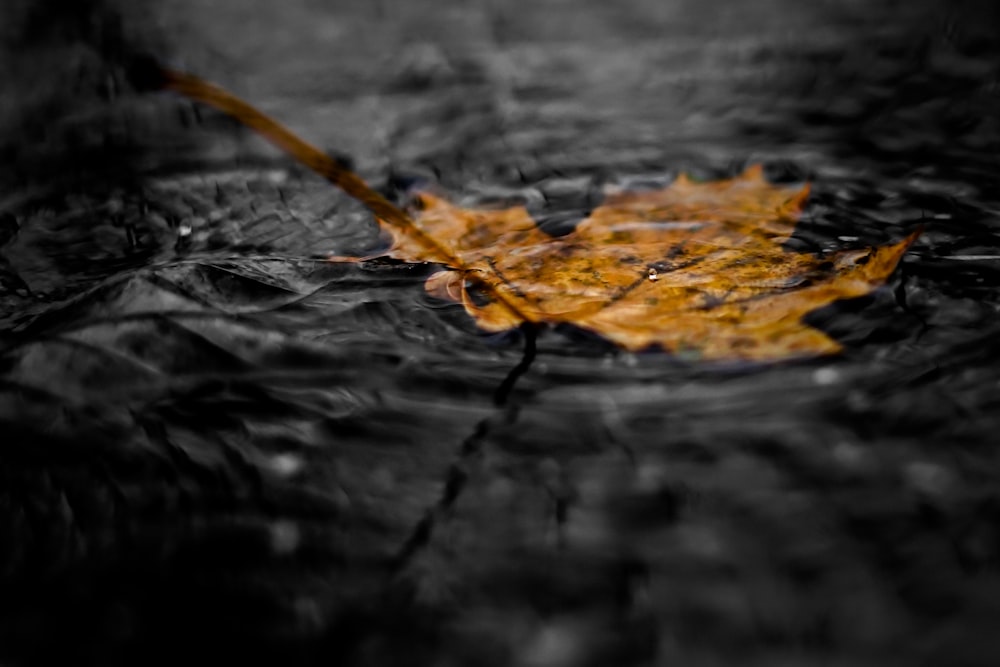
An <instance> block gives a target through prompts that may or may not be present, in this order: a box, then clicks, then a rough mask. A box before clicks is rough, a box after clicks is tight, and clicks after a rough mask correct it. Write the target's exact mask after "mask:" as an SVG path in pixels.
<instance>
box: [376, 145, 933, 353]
mask: <svg viewBox="0 0 1000 667" xmlns="http://www.w3.org/2000/svg"><path fill="white" fill-rule="evenodd" d="M808 191H809V188H808V186H803V187H798V188H793V187H787V186H778V185H772V184H770V183H768V181H767V180H766V179H765V178H764V174H763V170H762V168H761V167H760V166H759V165H756V166H753V167H750V168H749V169H747V170H746V171H745V172H744V173H742V174H741V175H739V176H737V177H735V178H732V179H728V180H722V181H715V182H709V183H695V182H693V181H691V180H690V179H688V178H687V177H686V176H684V175H681V176H680V177H678V178H677V179H676V180H675V181H674V182H673V183H672V184H671V185H670V186H668V187H666V188H664V189H661V190H655V191H652V192H619V193H615V194H611V195H610V196H608V197H607V199H606V200H605V201H604V203H603V205H602V206H600V207H599V208H597V209H595V210H594V211H593V213H592V214H591V216H590V217H589V218H587V219H586V220H584V221H582V222H581V223H580V224H579V225H578V226H577V227H576V229H575V230H574V231H573V232H571V233H570V234H567V235H565V236H561V237H558V238H552V237H550V236H549V235H547V234H545V233H544V232H543V231H541V230H540V229H539V228H538V226H537V225H536V224H535V222H534V220H533V219H532V217H531V215H530V214H529V213H528V211H527V210H526V209H525V208H524V207H514V208H508V209H504V210H499V211H497V210H468V209H462V208H459V207H456V206H453V205H452V204H450V203H449V202H447V201H446V200H444V199H441V198H439V197H436V196H434V195H432V194H429V193H418V194H417V202H418V206H417V208H418V210H417V211H415V213H414V220H415V223H416V225H417V227H419V228H420V230H421V231H422V232H423V233H424V234H425V235H427V236H429V237H433V238H435V239H437V240H438V242H439V244H440V245H441V246H442V247H443V249H444V251H445V252H446V253H447V254H448V255H450V256H452V257H454V258H456V259H457V261H456V262H454V265H455V267H457V268H460V270H458V271H455V270H452V271H444V272H441V273H437V274H435V275H433V276H431V278H430V279H429V280H428V281H427V284H426V287H427V290H428V292H430V293H431V294H433V295H435V296H438V297H441V298H443V299H450V300H452V301H457V302H459V303H461V304H463V306H464V307H465V309H466V311H468V313H469V314H470V315H471V316H472V317H474V318H475V319H476V322H477V323H478V325H479V326H480V327H481V328H483V329H485V330H487V331H503V330H506V329H510V328H512V327H515V326H517V325H519V324H520V323H521V321H523V320H524V319H527V320H529V321H531V322H539V323H568V324H573V325H576V326H579V327H582V328H584V329H588V330H590V331H593V332H596V333H598V334H600V335H602V336H603V337H605V338H607V339H609V340H611V341H613V342H615V343H617V344H619V345H621V346H622V347H624V348H626V349H629V350H641V349H644V348H647V347H650V346H652V345H659V346H661V347H662V348H663V349H665V350H668V351H670V352H674V353H685V354H689V355H692V356H697V357H699V358H703V359H729V358H739V359H752V360H768V359H781V358H787V357H796V356H809V355H821V354H830V353H834V352H837V351H839V350H840V349H841V346H840V345H839V344H838V343H837V342H836V341H834V340H833V339H831V338H829V337H828V336H826V335H825V334H824V333H822V332H821V331H819V330H817V329H814V328H812V327H810V326H808V325H806V324H804V323H803V322H802V317H803V316H804V315H806V314H807V313H809V312H811V311H814V310H816V309H818V308H820V307H822V306H825V305H827V304H830V303H832V302H834V301H837V300H839V299H847V298H852V297H858V296H863V295H865V294H868V293H870V292H871V291H872V290H874V289H875V288H877V287H878V286H879V285H881V284H883V283H884V282H885V280H886V279H887V278H888V277H889V275H890V274H891V273H892V272H893V270H894V269H895V268H896V265H897V264H898V262H899V260H900V258H901V257H902V256H903V254H904V253H905V251H906V249H907V248H908V247H909V245H910V244H911V243H912V242H913V241H914V239H915V238H916V234H913V235H911V236H909V237H907V238H905V239H903V240H902V241H900V242H898V243H895V244H893V245H888V246H883V247H880V248H874V249H863V250H854V251H847V252H840V253H836V254H833V255H831V256H829V257H817V256H816V255H813V254H807V253H798V252H791V251H788V250H786V249H785V248H784V242H785V241H787V240H788V238H789V237H790V236H791V235H792V233H793V232H794V230H795V224H796V221H797V219H798V217H799V214H800V212H801V210H802V207H803V205H804V203H805V201H806V198H807V196H808ZM389 231H390V232H391V233H392V236H393V240H394V243H393V246H392V248H391V249H390V250H389V252H388V254H389V255H390V256H391V257H394V258H398V259H403V260H407V261H420V260H428V259H429V258H428V256H427V255H425V254H424V253H423V252H422V250H421V247H420V246H419V244H417V243H414V242H413V241H412V239H411V237H410V236H408V235H407V234H406V233H405V232H404V231H402V230H399V229H398V228H392V227H390V228H389ZM470 274H472V275H475V276H476V277H477V278H478V280H477V281H476V282H469V281H468V280H467V276H468V275H470ZM482 283H485V284H487V285H489V286H490V288H491V289H490V290H489V291H484V290H482V289H481V288H480V287H479V286H478V284H482ZM497 296H500V297H501V298H500V299H498V298H496V297H497ZM510 305H513V306H514V308H511V307H510Z"/></svg>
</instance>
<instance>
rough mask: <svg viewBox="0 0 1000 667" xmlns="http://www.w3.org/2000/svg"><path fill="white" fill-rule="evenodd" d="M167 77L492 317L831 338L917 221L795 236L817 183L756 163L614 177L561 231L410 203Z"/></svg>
mask: <svg viewBox="0 0 1000 667" xmlns="http://www.w3.org/2000/svg"><path fill="white" fill-rule="evenodd" d="M165 77H166V86H167V87H171V88H174V89H176V90H178V91H180V92H182V93H184V94H186V95H188V96H189V97H193V98H196V99H200V100H202V101H205V102H208V103H210V104H213V105H214V106H216V107H218V108H220V109H222V110H223V111H226V112H227V113H230V114H232V115H234V116H236V117H237V118H238V119H240V120H242V121H243V122H244V123H246V124H247V125H249V126H250V127H252V128H254V129H256V130H258V131H259V132H261V133H262V134H264V135H265V136H267V137H268V138H269V139H271V140H272V141H273V142H274V143H276V144H278V145H279V146H280V147H282V148H284V149H285V150H287V151H289V152H290V153H292V154H293V155H294V156H296V157H297V158H298V159H299V160H300V161H302V162H303V163H304V164H306V165H307V166H310V167H311V168H313V169H314V170H316V171H317V172H319V173H320V174H321V175H324V176H326V177H327V178H328V179H329V180H331V181H332V182H334V183H335V184H337V185H339V186H340V187H342V188H344V189H345V190H346V191H347V192H348V193H349V194H351V195H353V196H355V197H357V198H358V199H360V200H361V201H362V202H363V203H364V204H365V205H367V206H368V207H369V208H370V209H371V210H372V211H373V212H374V213H375V215H376V217H377V218H378V219H379V221H380V223H381V224H382V226H383V227H385V228H386V229H388V231H389V232H390V233H391V234H392V237H393V245H392V247H391V249H390V250H389V251H388V252H387V253H386V254H387V255H389V256H391V257H394V258H398V259H402V260H406V261H410V262H418V261H426V262H434V263H437V264H440V265H441V271H439V272H437V273H435V274H434V275H432V276H431V277H430V278H429V279H428V281H427V283H426V288H427V290H428V291H429V292H430V293H431V294H433V295H435V296H438V297H440V298H443V299H449V300H452V301H455V302H458V303H461V304H462V305H463V306H464V307H465V309H466V311H467V312H468V313H469V314H470V315H471V316H472V317H474V318H475V320H476V322H477V323H478V325H479V326H480V327H481V328H483V329H485V330H487V331H504V330H507V329H511V328H513V327H517V326H520V325H521V324H523V323H525V322H528V323H536V324H555V323H567V324H572V325H575V326H578V327H582V328H584V329H587V330H590V331H593V332H596V333H598V334H600V335H601V336H604V337H605V338H607V339H609V340H611V341H613V342H615V343H617V344H619V345H621V346H622V347H624V348H626V349H629V350H641V349H645V348H649V347H652V346H660V347H662V348H663V349H664V350H667V351H669V352H672V353H677V354H685V355H687V356H695V357H698V358H701V359H712V360H720V359H747V360H755V361H765V360H778V359H786V358H791V357H802V356H813V355H822V354H831V353H835V352H838V351H839V350H840V349H841V346H840V345H839V344H838V343H837V342H836V341H834V340H833V339H831V338H829V337H828V336H827V335H826V334H824V333H822V332H820V331H819V330H817V329H814V328H812V327H810V326H808V325H806V324H804V323H803V322H802V318H803V316H805V315H806V314H807V313H809V312H811V311H814V310H816V309H818V308H821V307H823V306H826V305H828V304H830V303H832V302H834V301H837V300H840V299H848V298H853V297H858V296H863V295H865V294H868V293H870V292H872V291H873V290H875V289H876V288H878V287H879V286H880V285H882V284H884V283H885V281H886V280H887V279H888V277H889V276H890V274H891V273H892V272H893V270H894V269H895V268H896V265H897V264H898V263H899V261H900V259H901V258H902V256H903V254H904V253H905V252H906V249H907V248H908V247H909V246H910V244H911V243H912V242H913V241H914V240H915V239H916V236H917V234H918V233H919V232H918V233H914V234H912V235H910V236H908V237H907V238H905V239H903V240H902V241H899V242H897V243H895V244H892V245H887V246H882V247H879V248H866V249H861V250H851V251H846V252H839V253H835V254H832V255H830V256H827V257H820V256H817V255H815V254H811V253H799V252H793V251H789V250H786V249H785V247H784V242H785V241H786V240H787V239H788V238H789V237H790V236H791V235H792V233H793V232H794V230H795V225H796V222H797V220H798V217H799V215H800V213H801V211H802V207H803V206H804V204H805V201H806V198H807V196H808V186H803V187H788V186H781V185H773V184H771V183H769V182H768V181H767V180H766V179H765V178H764V174H763V171H762V169H761V167H760V166H754V167H750V168H749V169H747V170H746V171H745V172H744V173H743V174H741V175H739V176H737V177H735V178H732V179H729V180H721V181H715V182H709V183H695V182H693V181H691V180H690V179H688V178H687V177H685V176H683V175H682V176H680V177H678V178H677V179H676V180H675V181H674V182H673V183H672V184H671V185H670V186H668V187H666V188H664V189H661V190H655V191H651V192H617V193H611V194H609V195H608V196H607V198H606V199H605V201H604V203H603V205H602V206H600V207H599V208H597V209H595V210H594V211H593V213H592V215H591V216H590V217H589V218H587V219H586V220H584V221H582V222H581V223H580V224H579V225H578V226H577V227H576V229H575V230H574V231H573V232H571V233H570V234H567V235H566V236H562V237H558V238H553V237H550V236H549V235H547V234H545V233H544V232H543V231H542V230H540V229H539V228H538V226H537V225H536V224H535V221H534V220H533V219H532V217H531V215H530V214H529V213H528V211H527V210H526V209H525V208H524V207H514V208H508V209H503V210H475V209H464V208H460V207H457V206H454V205H452V204H451V203H449V202H448V201H447V200H445V199H442V198H440V197H437V196H435V195H433V194H430V193H418V194H417V195H416V197H415V204H416V205H415V206H414V207H413V208H414V210H413V211H412V215H409V214H407V213H405V212H403V211H400V210H399V209H398V208H396V207H395V206H393V205H392V204H391V203H389V202H388V201H386V200H385V199H384V198H383V197H381V195H379V194H378V193H376V192H374V191H373V190H371V189H370V188H368V187H367V186H366V185H365V184H364V182H363V181H361V179H360V178H358V177H357V176H356V175H354V174H353V173H351V172H349V171H347V170H346V169H345V168H344V167H342V166H341V165H339V164H338V163H336V162H335V161H333V160H331V159H330V158H329V157H327V156H326V155H325V154H323V153H322V152H320V151H318V150H317V149H315V148H313V147H311V146H309V145H308V144H306V143H305V142H303V141H302V140H301V139H298V138H297V137H295V136H294V135H293V134H291V133H290V132H289V131H288V130H286V129H285V128H283V127H281V126H280V125H278V124H277V123H275V122H274V121H273V120H271V119H269V118H267V117H266V116H264V115H263V114H261V113H260V112H258V111H256V110H255V109H253V108H252V107H250V106H249V105H247V104H246V103H245V102H242V101H241V100H239V99H238V98H235V97H233V96H231V95H229V94H228V93H226V92H225V91H222V90H221V89H218V88H216V87H214V86H212V85H211V84H208V83H206V82H203V81H201V80H200V79H197V78H196V77H193V76H191V75H187V74H180V73H173V72H166V73H165ZM342 259H344V258H342Z"/></svg>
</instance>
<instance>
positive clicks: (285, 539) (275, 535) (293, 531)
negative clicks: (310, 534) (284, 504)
mask: <svg viewBox="0 0 1000 667" xmlns="http://www.w3.org/2000/svg"><path fill="white" fill-rule="evenodd" d="M270 533H271V550H272V551H273V552H274V553H275V554H277V555H287V554H291V553H294V552H295V550H296V549H298V548H299V543H300V542H301V541H302V534H301V532H300V531H299V527H298V526H297V525H296V524H295V523H293V522H292V521H288V520H285V519H280V520H278V521H275V522H274V523H272V524H271V526H270Z"/></svg>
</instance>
